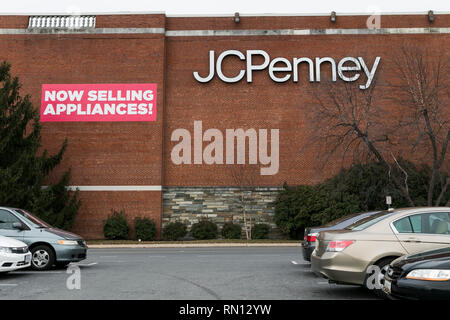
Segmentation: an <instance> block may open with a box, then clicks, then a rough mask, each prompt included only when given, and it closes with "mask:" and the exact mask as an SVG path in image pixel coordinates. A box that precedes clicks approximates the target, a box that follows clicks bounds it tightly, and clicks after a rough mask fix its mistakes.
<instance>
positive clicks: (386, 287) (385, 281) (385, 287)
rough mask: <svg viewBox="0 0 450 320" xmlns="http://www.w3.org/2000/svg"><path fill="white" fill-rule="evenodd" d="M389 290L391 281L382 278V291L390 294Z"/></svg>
mask: <svg viewBox="0 0 450 320" xmlns="http://www.w3.org/2000/svg"><path fill="white" fill-rule="evenodd" d="M391 290H392V283H391V282H390V281H388V280H384V291H385V292H386V293H389V294H390V293H391Z"/></svg>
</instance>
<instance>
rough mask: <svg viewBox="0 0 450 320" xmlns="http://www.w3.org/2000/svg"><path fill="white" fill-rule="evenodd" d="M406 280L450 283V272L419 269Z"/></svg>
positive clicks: (409, 274) (407, 276)
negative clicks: (449, 281)
mask: <svg viewBox="0 0 450 320" xmlns="http://www.w3.org/2000/svg"><path fill="white" fill-rule="evenodd" d="M406 278H407V279H414V280H426V281H448V280H450V270H440V269H417V270H413V271H411V272H409V273H408V274H407V275H406Z"/></svg>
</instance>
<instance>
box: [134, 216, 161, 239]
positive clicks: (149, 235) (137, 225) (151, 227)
mask: <svg viewBox="0 0 450 320" xmlns="http://www.w3.org/2000/svg"><path fill="white" fill-rule="evenodd" d="M156 232H157V229H156V224H155V221H153V220H150V219H148V218H139V217H138V218H136V219H134V234H135V236H136V239H137V240H139V239H140V240H142V241H151V240H153V239H154V238H155V236H156Z"/></svg>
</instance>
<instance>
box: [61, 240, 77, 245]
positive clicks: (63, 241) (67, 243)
mask: <svg viewBox="0 0 450 320" xmlns="http://www.w3.org/2000/svg"><path fill="white" fill-rule="evenodd" d="M58 243H59V244H64V245H68V246H76V245H77V244H78V242H77V241H75V240H58Z"/></svg>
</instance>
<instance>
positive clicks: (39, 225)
mask: <svg viewBox="0 0 450 320" xmlns="http://www.w3.org/2000/svg"><path fill="white" fill-rule="evenodd" d="M14 211H15V212H17V213H18V214H20V215H21V216H22V217H23V218H25V219H26V220H27V222H29V223H30V224H31V225H32V226H33V227H34V228H51V226H50V225H49V224H47V223H45V222H44V221H42V220H41V219H39V218H36V217H35V216H33V215H32V214H31V213H29V212H28V211H25V210H22V209H14Z"/></svg>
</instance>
